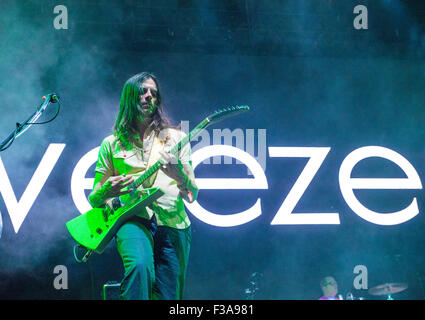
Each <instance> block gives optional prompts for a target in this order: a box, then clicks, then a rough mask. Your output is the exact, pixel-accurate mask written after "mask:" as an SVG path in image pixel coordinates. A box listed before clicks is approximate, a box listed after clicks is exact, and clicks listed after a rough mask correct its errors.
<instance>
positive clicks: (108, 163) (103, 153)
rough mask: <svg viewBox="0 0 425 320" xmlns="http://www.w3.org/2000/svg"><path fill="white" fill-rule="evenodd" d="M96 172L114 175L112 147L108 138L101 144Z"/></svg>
mask: <svg viewBox="0 0 425 320" xmlns="http://www.w3.org/2000/svg"><path fill="white" fill-rule="evenodd" d="M95 172H100V173H102V174H104V175H108V176H112V175H113V172H114V165H113V161H112V148H111V143H110V142H109V141H108V139H107V138H105V139H104V140H103V141H102V144H101V145H100V149H99V155H98V157H97V163H96V168H95Z"/></svg>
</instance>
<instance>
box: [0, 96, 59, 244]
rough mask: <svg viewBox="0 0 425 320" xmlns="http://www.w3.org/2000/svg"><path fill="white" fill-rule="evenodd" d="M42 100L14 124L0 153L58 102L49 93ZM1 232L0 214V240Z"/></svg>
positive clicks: (1, 144)
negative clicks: (30, 113)
mask: <svg viewBox="0 0 425 320" xmlns="http://www.w3.org/2000/svg"><path fill="white" fill-rule="evenodd" d="M43 100H44V102H43V103H42V104H41V105H40V107H39V108H38V109H37V111H36V112H34V113H33V114H32V115H31V116H30V117H29V118H28V119H27V120H26V121H25V122H24V123H22V124H21V123H16V128H15V130H14V131H13V132H12V133H11V134H10V135H9V136H8V137H7V138H6V139H5V140H3V141H2V142H1V143H0V152H1V151H4V150H6V149H7V148H9V147H10V146H11V144H12V143H13V141H15V139H16V138H17V137H19V136H20V135H21V134H23V133H24V132H25V131H27V130H28V129H29V127H31V125H32V124H34V123H35V121H37V119H38V118H40V116H41V114H42V113H43V112H44V110H46V108H47V106H48V105H49V104H50V103H56V102H58V101H59V98H58V97H57V96H56V94H54V93H51V94H48V95H47V96H44V97H43ZM58 112H59V108H58ZM58 112H57V113H56V116H57V114H58ZM56 116H54V117H53V118H52V119H51V120H53V119H54V118H56ZM51 120H49V121H47V122H50V121H51ZM44 123H46V122H44ZM39 124H41V123H39ZM2 231H3V221H2V217H1V214H0V238H1V234H2Z"/></svg>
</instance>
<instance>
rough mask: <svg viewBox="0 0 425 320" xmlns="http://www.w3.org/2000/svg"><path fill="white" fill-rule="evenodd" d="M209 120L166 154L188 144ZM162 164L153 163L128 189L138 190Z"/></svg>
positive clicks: (199, 125)
mask: <svg viewBox="0 0 425 320" xmlns="http://www.w3.org/2000/svg"><path fill="white" fill-rule="evenodd" d="M209 123H210V120H209V119H208V118H206V119H205V120H204V121H202V122H201V123H200V124H198V125H197V126H196V127H195V128H194V129H193V130H192V131H190V132H189V134H188V135H187V136H185V137H184V138H183V139H181V140H180V142H179V143H177V144H176V145H175V146H174V147H173V148H172V149H171V150H170V151H169V152H168V153H170V154H173V155H176V154H177V153H178V152H179V151H180V150H181V149H182V148H183V147H184V146H185V145H186V144H188V143H189V142H190V140H191V139H192V138H193V137H195V136H197V135H198V134H199V132H201V130H203V129H204V128H205V127H207V126H208V124H209ZM161 164H162V162H161V160H158V161H157V162H155V163H154V164H153V165H152V166H151V167H150V168H148V169H147V170H146V171H145V173H143V174H142V175H141V176H140V177H139V178H137V179H136V180H135V181H134V182H133V183H132V184H131V185H130V186H129V187H128V188H129V189H136V188H138V187H139V186H140V185H141V184H142V183H143V182H144V181H145V180H147V179H149V177H150V176H151V175H153V174H154V173H155V172H156V171H158V170H159V168H160V166H161Z"/></svg>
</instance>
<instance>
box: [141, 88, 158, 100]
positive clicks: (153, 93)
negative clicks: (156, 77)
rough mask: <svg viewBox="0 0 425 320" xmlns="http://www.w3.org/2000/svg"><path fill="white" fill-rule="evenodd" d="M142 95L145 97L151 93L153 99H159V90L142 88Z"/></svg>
mask: <svg viewBox="0 0 425 320" xmlns="http://www.w3.org/2000/svg"><path fill="white" fill-rule="evenodd" d="M140 91H141V93H142V95H145V94H146V93H148V91H150V92H151V95H152V97H154V98H157V97H158V90H155V89H152V88H143V87H142V88H141V90H140Z"/></svg>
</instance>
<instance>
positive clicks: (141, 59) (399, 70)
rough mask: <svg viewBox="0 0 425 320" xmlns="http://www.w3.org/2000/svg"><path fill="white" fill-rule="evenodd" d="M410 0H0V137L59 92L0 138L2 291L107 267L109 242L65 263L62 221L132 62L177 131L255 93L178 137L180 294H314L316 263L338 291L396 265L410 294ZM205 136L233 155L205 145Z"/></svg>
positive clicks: (419, 232) (90, 167) (101, 279)
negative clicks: (191, 172) (185, 261)
mask: <svg viewBox="0 0 425 320" xmlns="http://www.w3.org/2000/svg"><path fill="white" fill-rule="evenodd" d="M341 2H342V1H341ZM357 5H362V6H361V7H360V8H357V11H356V10H355V7H356V6H357ZM420 6H421V5H420V4H416V7H415V6H413V5H412V4H408V3H407V2H402V1H395V0H393V1H373V3H372V2H369V1H361V3H360V1H344V4H342V3H340V1H338V2H337V1H330V0H329V1H324V0H323V1H295V0H294V1H282V2H281V1H267V4H261V5H260V4H259V3H258V1H253V0H245V1H242V0H240V1H196V2H195V1H194V2H191V1H177V0H176V1H168V0H167V1H140V2H128V1H53V0H51V1H41V0H40V1H31V2H29V1H1V3H0V43H1V46H0V77H1V81H0V93H1V97H2V98H1V106H0V112H1V113H0V139H1V140H3V139H5V138H6V137H7V136H8V135H9V134H10V133H11V132H13V130H14V129H15V126H16V123H17V122H23V121H25V120H26V119H27V118H28V117H29V116H30V115H31V114H32V113H34V112H35V111H36V110H37V108H38V107H39V106H40V105H41V103H42V102H43V100H42V97H43V96H44V95H46V94H48V93H53V92H54V93H56V94H57V95H58V96H59V98H60V100H59V101H60V104H59V105H58V104H51V105H49V107H48V108H47V109H46V111H45V112H44V113H43V115H42V117H41V118H40V119H39V120H38V121H39V122H41V121H46V120H48V119H50V118H52V117H53V116H54V115H55V113H56V110H57V109H56V108H57V107H58V106H60V111H59V114H58V116H57V118H55V119H54V120H53V121H52V122H49V123H47V124H43V125H33V126H32V127H30V128H29V129H28V131H26V132H25V133H23V134H22V135H21V136H19V137H18V138H17V139H16V140H15V141H14V142H13V144H12V145H11V146H10V147H9V148H8V149H6V150H5V151H3V152H1V153H0V156H1V158H0V160H1V162H0V192H1V196H0V199H1V200H0V212H1V217H2V220H3V231H2V234H1V238H0V298H1V299H91V298H94V299H101V298H102V285H103V284H105V283H106V282H108V281H117V282H119V281H120V280H121V277H122V272H123V269H122V264H121V260H120V257H119V255H118V253H117V251H116V246H115V243H114V242H112V243H111V244H110V245H109V246H108V247H107V249H106V251H105V252H104V253H103V254H102V255H97V254H94V255H92V256H91V257H90V259H89V261H88V263H85V264H79V263H77V262H76V260H75V259H74V255H73V247H74V245H75V241H74V240H73V239H72V238H71V236H70V235H69V234H68V232H67V229H66V227H65V223H66V222H67V221H69V220H70V219H72V218H74V217H77V216H78V215H80V214H81V211H84V208H86V207H87V205H88V203H87V195H88V194H89V192H90V188H91V183H92V179H93V177H94V165H95V161H96V148H97V147H98V146H99V145H100V143H101V141H102V139H103V138H104V137H106V136H107V135H109V134H111V130H112V126H113V124H114V120H115V117H116V115H117V111H118V105H119V100H120V95H121V90H122V87H123V84H124V82H125V81H126V80H127V79H128V78H129V77H131V76H132V75H134V74H136V73H139V72H141V71H150V72H153V73H154V74H155V75H156V76H157V78H158V80H159V83H160V89H161V90H162V94H163V96H164V101H165V106H166V112H167V114H168V115H169V117H170V118H171V119H172V122H173V124H176V125H177V124H179V123H181V124H182V128H183V129H184V130H186V131H188V130H191V129H193V128H194V127H195V126H196V125H197V124H198V123H199V122H200V121H202V120H203V119H204V118H205V117H207V116H208V115H209V114H211V113H212V112H214V110H217V109H222V108H225V107H229V106H235V105H248V106H249V107H250V108H251V110H250V111H249V112H247V113H244V114H241V115H238V116H236V117H232V118H228V119H226V120H224V121H222V122H220V123H217V124H215V125H213V126H211V127H209V128H208V129H207V130H205V131H204V132H203V133H202V135H200V136H198V137H197V138H195V139H193V141H192V142H191V146H192V156H193V158H194V160H196V162H197V163H199V164H197V166H196V169H195V174H196V177H197V179H198V183H199V185H200V186H202V188H201V190H200V192H199V198H198V200H197V202H196V203H195V204H193V205H188V206H187V210H188V214H189V217H190V219H191V221H192V245H191V252H190V262H189V267H188V273H187V284H186V291H185V298H187V299H249V298H255V299H317V298H319V297H320V296H321V294H322V293H321V291H320V286H319V282H320V279H321V278H322V277H324V276H327V275H330V276H333V277H334V278H335V279H336V280H337V282H338V285H339V293H340V294H341V295H342V296H343V297H344V298H345V296H346V294H347V293H348V292H352V293H353V294H354V296H355V297H363V298H364V299H385V298H386V296H372V295H369V294H368V289H370V288H372V287H374V286H378V285H381V284H384V283H393V282H397V283H399V282H401V283H406V284H407V285H408V288H407V289H406V290H404V291H403V292H401V293H398V294H396V295H394V298H396V299H423V298H425V292H424V290H423V281H424V280H425V278H424V276H425V273H424V272H425V270H424V267H423V266H424V263H425V250H424V249H425V248H424V244H425V235H424V231H423V230H424V227H425V221H424V216H423V210H424V205H423V200H424V190H423V184H422V183H423V178H424V173H425V165H424V160H425V153H424V141H425V133H424V130H423V122H424V119H425V114H424V101H425V93H424V92H425V91H424V90H423V88H424V87H425V61H424V53H425V37H424V33H423V20H424V16H423V12H424V11H423V10H424V9H425V8H423V7H420ZM422 6H423V5H422ZM421 10H422V11H421ZM418 12H419V13H420V12H422V15H420V14H419V13H418ZM356 18H357V19H356ZM356 23H357V24H356ZM220 145H227V146H229V147H228V149H226V150H230V151H228V153H226V156H228V157H220V156H218V157H215V158H212V157H210V156H211V153H208V152H212V151H214V150H216V151H217V150H220V147H219V146H220ZM211 146H213V147H211ZM230 146H232V148H231V147H230ZM222 152H224V151H223V150H222ZM226 152H227V151H226ZM219 154H220V153H219ZM221 154H222V155H224V153H221ZM236 158H237V159H236ZM229 159H230V161H229ZM237 178H243V179H247V180H243V181H242V183H238V181H239V180H235V179H237ZM204 179H227V180H224V182H223V181H220V180H204ZM356 179H357V180H356ZM361 179H364V180H361ZM371 179H373V180H371ZM388 179H389V180H388ZM214 183H217V184H218V186H215V187H214V185H213V184H214ZM77 253H78V254H80V255H81V252H80V251H78V252H77ZM253 282H254V283H255V285H256V290H254V292H253V293H252V294H250V293H249V291H250V290H251V292H252V290H253Z"/></svg>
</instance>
